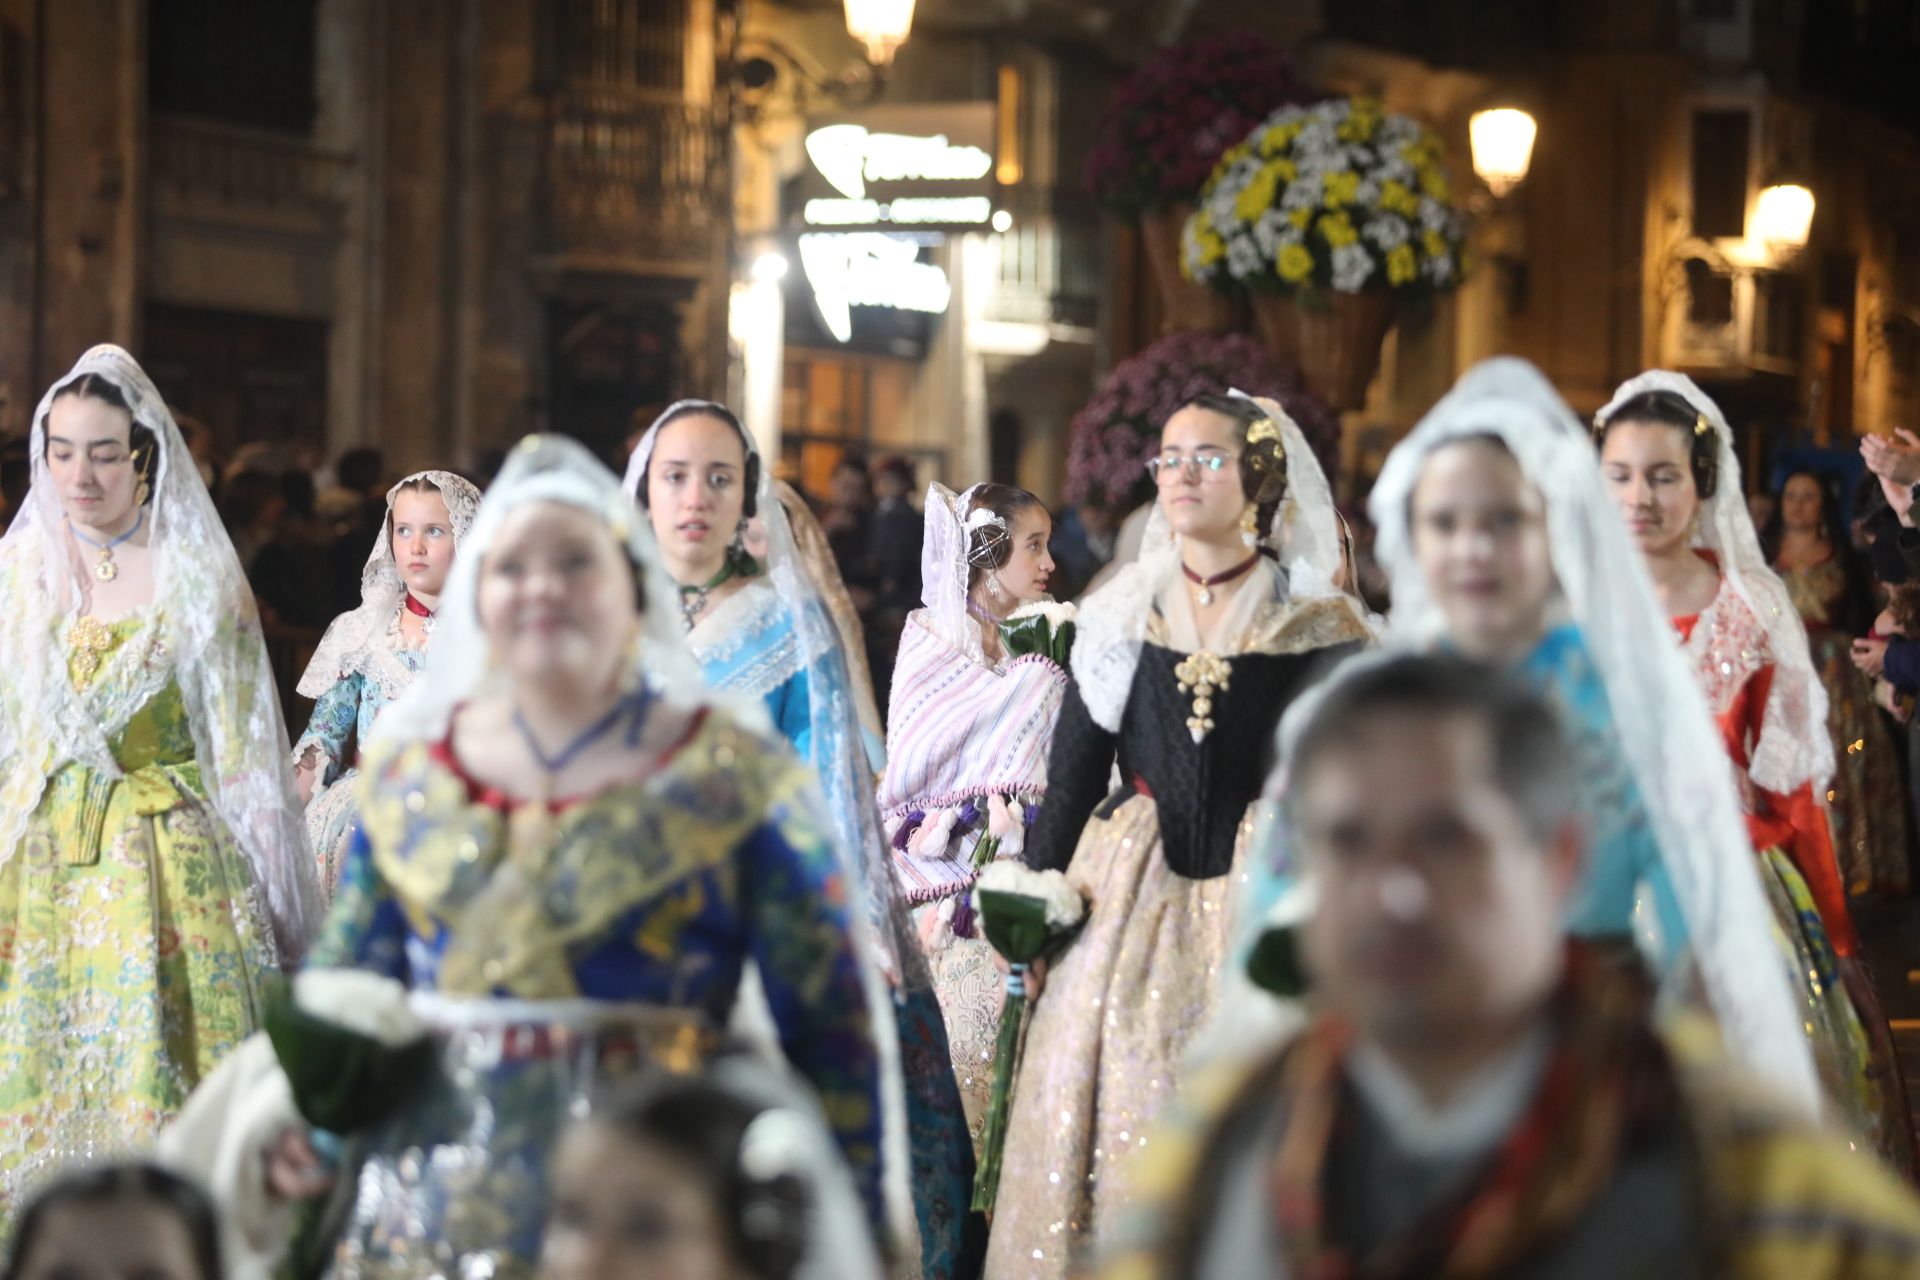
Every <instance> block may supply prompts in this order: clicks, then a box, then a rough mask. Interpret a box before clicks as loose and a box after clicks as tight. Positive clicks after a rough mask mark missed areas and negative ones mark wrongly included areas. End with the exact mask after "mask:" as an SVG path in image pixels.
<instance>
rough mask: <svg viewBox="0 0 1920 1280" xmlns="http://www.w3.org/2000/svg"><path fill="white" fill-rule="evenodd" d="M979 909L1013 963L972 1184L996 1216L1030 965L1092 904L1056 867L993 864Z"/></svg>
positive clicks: (981, 883) (979, 1204)
mask: <svg viewBox="0 0 1920 1280" xmlns="http://www.w3.org/2000/svg"><path fill="white" fill-rule="evenodd" d="M973 904H974V905H973V909H974V913H975V916H976V918H977V919H978V920H979V929H980V933H981V934H982V936H984V937H985V938H986V940H987V941H988V942H989V943H991V944H992V945H993V949H994V950H995V951H998V952H999V953H1000V955H1001V956H1002V957H1003V958H1004V959H1005V960H1006V961H1007V963H1008V966H1009V968H1008V973H1007V1003H1006V1005H1005V1007H1004V1008H1002V1009H1001V1011H1000V1033H999V1038H998V1040H997V1042H996V1046H995V1051H994V1063H993V1094H992V1096H991V1098H990V1099H989V1100H988V1103H987V1123H986V1131H985V1133H984V1134H983V1136H982V1141H981V1147H980V1169H979V1172H978V1173H977V1174H976V1175H975V1177H974V1181H973V1207H974V1208H975V1209H976V1210H978V1211H979V1212H981V1213H988V1214H990V1213H992V1212H993V1205H994V1198H995V1196H996V1194H997V1193H998V1191H999V1189H1000V1161H1001V1157H1002V1155H1003V1154H1004V1152H1005V1150H1006V1142H1007V1114H1008V1111H1009V1108H1010V1104H1011V1100H1012V1092H1013V1081H1014V1078H1015V1076H1016V1074H1017V1072H1018V1070H1019V1064H1020V1032H1021V1027H1022V1024H1023V1022H1024V1021H1025V1018H1026V1012H1027V983H1026V975H1027V970H1028V968H1029V967H1030V966H1031V965H1032V964H1033V963H1034V962H1035V961H1037V960H1044V959H1049V958H1051V957H1053V956H1055V955H1058V954H1059V953H1060V952H1061V951H1062V950H1064V949H1065V947H1066V946H1067V944H1068V943H1070V942H1072V941H1073V939H1074V936H1075V935H1076V934H1078V933H1079V932H1080V927H1081V926H1082V925H1083V924H1085V923H1086V919H1087V901H1086V899H1085V898H1082V897H1081V896H1080V891H1079V890H1078V889H1075V888H1074V887H1073V886H1072V885H1071V884H1068V883H1067V878H1066V876H1065V875H1063V874H1061V873H1060V872H1058V871H1034V870H1031V869H1030V868H1028V867H1024V866H1022V865H1020V864H1019V863H1017V862H994V863H989V864H988V865H987V866H986V867H985V868H983V869H982V870H981V872H980V876H979V879H977V880H976V881H974V888H973Z"/></svg>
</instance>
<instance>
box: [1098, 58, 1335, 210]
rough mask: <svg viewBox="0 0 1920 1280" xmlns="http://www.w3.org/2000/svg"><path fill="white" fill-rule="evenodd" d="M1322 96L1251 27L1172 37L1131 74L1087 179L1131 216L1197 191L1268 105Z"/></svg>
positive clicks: (1107, 118)
mask: <svg viewBox="0 0 1920 1280" xmlns="http://www.w3.org/2000/svg"><path fill="white" fill-rule="evenodd" d="M1321 96H1323V95H1321V94H1320V93H1319V92H1318V91H1316V90H1315V89H1313V88H1312V87H1311V86H1310V85H1308V84H1307V82H1306V81H1305V80H1303V79H1301V77H1300V74H1299V72H1298V71H1297V70H1296V69H1295V67H1294V65H1293V61H1292V59H1290V58H1289V57H1288V56H1287V55H1286V54H1284V53H1282V52H1281V51H1280V50H1279V49H1277V48H1275V47H1274V46H1273V45H1272V44H1269V43H1268V42H1267V41H1265V40H1263V39H1262V38H1260V37H1259V36H1256V35H1252V34H1249V33H1245V32H1240V33H1236V34H1232V35H1220V36H1206V37H1202V38H1201V39H1197V40H1189V41H1187V42H1185V43H1183V44H1176V45H1169V46H1167V47H1166V48H1164V49H1161V50H1160V51H1159V52H1157V53H1155V54H1154V55H1153V57H1151V58H1149V59H1148V60H1147V61H1146V62H1145V63H1144V64H1142V65H1141V66H1140V67H1139V69H1137V70H1136V71H1134V73H1133V74H1132V75H1130V76H1128V77H1127V79H1126V80H1125V81H1124V82H1122V84H1121V85H1120V88H1119V90H1118V91H1116V92H1115V94H1114V96H1113V101H1112V102H1110V103H1109V104H1108V106H1107V110H1106V112H1105V113H1104V115H1103V116H1102V117H1101V127H1100V132H1099V135H1098V136H1097V137H1096V139H1095V140H1094V144H1093V146H1092V147H1091V148H1089V149H1088V151H1087V161H1086V184H1087V189H1088V190H1089V191H1091V192H1092V193H1093V195H1094V197H1095V198H1096V199H1098V200H1099V201H1100V202H1101V203H1102V204H1104V205H1106V206H1107V207H1108V208H1110V209H1112V210H1114V211H1115V212H1116V213H1119V214H1122V215H1125V216H1132V215H1135V214H1138V213H1141V212H1143V211H1145V210H1149V209H1162V208H1165V207H1167V206H1168V205H1174V204H1179V203H1181V202H1182V201H1187V200H1192V199H1193V198H1194V197H1195V196H1196V195H1197V194H1198V193H1199V190H1200V187H1201V184H1202V183H1204V182H1205V181H1206V179H1207V175H1208V174H1210V173H1212V172H1213V166H1214V163H1215V162H1216V161H1217V160H1219V158H1220V153H1221V152H1223V151H1225V150H1226V149H1227V148H1228V147H1230V146H1232V145H1233V144H1234V143H1236V142H1238V141H1240V139H1241V138H1243V137H1245V136H1246V134H1247V131H1248V130H1250V129H1252V128H1253V126H1254V125H1256V124H1258V123H1260V121H1262V120H1264V119H1265V118H1266V117H1267V115H1268V113H1269V112H1271V111H1273V110H1274V109H1275V108H1277V107H1283V106H1286V105H1287V104H1288V103H1296V102H1302V103H1303V102H1312V101H1314V100H1316V99H1318V98H1320V97H1321Z"/></svg>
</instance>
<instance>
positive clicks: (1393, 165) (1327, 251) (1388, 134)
mask: <svg viewBox="0 0 1920 1280" xmlns="http://www.w3.org/2000/svg"><path fill="white" fill-rule="evenodd" d="M1444 150H1445V149H1444V148H1443V146H1442V145H1441V142H1440V138H1439V136H1438V135H1437V134H1435V133H1434V132H1433V131H1432V130H1431V129H1428V128H1427V127H1426V126H1425V125H1423V124H1421V123H1420V122H1418V121H1417V120H1413V119H1411V118H1409V117H1407V116H1403V115H1396V114H1392V113H1389V112H1386V111H1384V110H1383V109H1382V108H1381V105H1380V103H1379V102H1378V101H1376V100H1374V99H1372V98H1334V99H1329V100H1327V101H1325V102H1317V103H1314V104H1312V105H1310V106H1288V107H1282V108H1281V109H1279V110H1278V111H1275V112H1274V113H1273V114H1272V115H1270V116H1268V117H1267V118H1266V119H1265V120H1264V121H1262V122H1261V123H1260V124H1259V125H1257V126H1256V127H1255V128H1254V130H1253V131H1252V132H1251V133H1249V134H1248V135H1247V136H1246V137H1245V138H1244V139H1242V140H1241V141H1240V142H1239V143H1237V144H1236V145H1234V146H1232V147H1229V148H1228V149H1227V151H1226V152H1225V154H1223V155H1222V156H1221V157H1220V162H1219V164H1218V165H1216V166H1215V167H1214V171H1213V176H1212V177H1210V178H1209V179H1208V180H1207V184H1206V186H1205V187H1204V188H1203V189H1202V191H1201V194H1200V202H1199V207H1198V208H1197V209H1196V210H1195V212H1194V214H1193V216H1192V217H1191V218H1189V219H1188V220H1187V225H1186V232H1185V237H1184V240H1183V242H1182V246H1181V263H1180V266H1181V270H1182V271H1183V272H1184V273H1185V275H1186V276H1187V278H1188V279H1190V280H1197V281H1201V282H1204V283H1207V284H1211V285H1213V286H1215V287H1217V288H1221V289H1258V290H1267V291H1278V292H1281V293H1289V294H1292V293H1315V292H1319V291H1323V290H1333V291H1335V292H1339V293H1360V292H1362V291H1365V290H1372V289H1392V290H1397V291H1404V292H1408V293H1419V294H1431V293H1438V292H1443V291H1445V290H1448V289H1452V288H1454V287H1455V286H1456V285H1458V284H1459V283H1460V278H1461V276H1462V275H1463V274H1464V273H1465V266H1466V264H1465V250H1466V234H1467V220H1466V217H1465V215H1464V214H1462V213H1461V212H1460V210H1459V209H1458V208H1456V207H1455V206H1454V205H1453V203H1452V198H1451V193H1450V190H1449V187H1448V184H1447V175H1446V172H1445V170H1444V168H1443V167H1442V159H1443V156H1444Z"/></svg>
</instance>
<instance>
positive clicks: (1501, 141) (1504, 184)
mask: <svg viewBox="0 0 1920 1280" xmlns="http://www.w3.org/2000/svg"><path fill="white" fill-rule="evenodd" d="M1538 132H1539V126H1538V125H1536V124H1535V123H1534V119H1533V117H1532V116H1530V115H1528V114H1527V113H1526V112H1524V111H1522V110H1520V109H1519V108H1517V107H1494V108H1492V109H1490V110H1487V111H1476V112H1474V113H1473V118H1472V119H1471V120H1469V121H1467V136H1468V138H1469V139H1470V140H1471V141H1472V143H1473V171H1474V172H1475V173H1477V174H1479V175H1480V180H1481V181H1482V182H1484V183H1486V184H1487V188H1488V190H1490V191H1492V192H1493V194H1494V195H1495V196H1499V197H1504V196H1505V195H1506V194H1507V193H1508V192H1510V191H1512V190H1513V189H1514V188H1515V187H1517V186H1519V185H1520V184H1521V183H1522V182H1525V181H1526V179H1527V170H1528V168H1529V167H1531V165H1532V163H1533V139H1534V135H1535V134H1536V133H1538Z"/></svg>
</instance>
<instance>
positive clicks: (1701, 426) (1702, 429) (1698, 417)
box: [1693, 413, 1713, 436]
mask: <svg viewBox="0 0 1920 1280" xmlns="http://www.w3.org/2000/svg"><path fill="white" fill-rule="evenodd" d="M1711 430H1713V427H1712V426H1711V425H1709V424H1708V422H1707V415H1706V414H1704V413H1696V414H1694V415H1693V434H1695V435H1697V436H1703V435H1705V434H1707V432H1709V431H1711Z"/></svg>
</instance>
